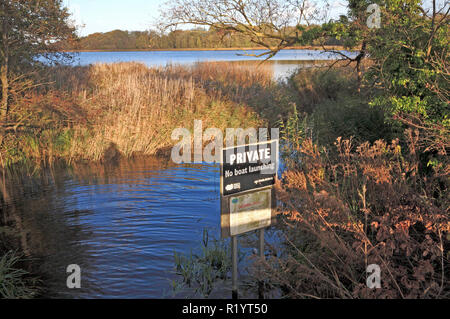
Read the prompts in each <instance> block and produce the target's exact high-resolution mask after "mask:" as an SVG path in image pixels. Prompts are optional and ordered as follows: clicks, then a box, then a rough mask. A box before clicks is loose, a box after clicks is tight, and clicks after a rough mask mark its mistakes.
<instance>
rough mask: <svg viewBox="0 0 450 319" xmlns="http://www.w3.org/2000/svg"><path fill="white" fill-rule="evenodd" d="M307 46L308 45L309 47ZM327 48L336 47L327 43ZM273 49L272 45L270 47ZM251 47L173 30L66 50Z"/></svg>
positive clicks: (231, 38)
mask: <svg viewBox="0 0 450 319" xmlns="http://www.w3.org/2000/svg"><path fill="white" fill-rule="evenodd" d="M313 44H314V43H310V44H308V45H313ZM327 44H329V45H339V43H338V41H333V40H331V41H329V43H327ZM273 45H276V43H273ZM249 47H255V44H254V43H252V42H251V41H250V38H249V37H247V36H244V35H241V34H223V33H220V32H219V31H215V30H203V29H194V30H176V31H172V32H170V33H166V34H161V33H158V32H156V31H123V30H114V31H111V32H106V33H93V34H90V35H88V36H86V37H81V38H80V40H79V41H78V43H77V44H76V45H75V46H74V45H70V46H68V48H67V49H76V50H146V49H147V50H149V49H217V48H249Z"/></svg>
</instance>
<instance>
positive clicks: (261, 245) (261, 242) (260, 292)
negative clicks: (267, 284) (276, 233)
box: [258, 228, 266, 299]
mask: <svg viewBox="0 0 450 319" xmlns="http://www.w3.org/2000/svg"><path fill="white" fill-rule="evenodd" d="M258 251H259V257H260V258H261V260H264V259H265V258H266V256H265V254H264V228H261V229H260V230H259V247H258ZM258 298H259V299H264V283H263V282H262V281H261V280H260V281H259V282H258Z"/></svg>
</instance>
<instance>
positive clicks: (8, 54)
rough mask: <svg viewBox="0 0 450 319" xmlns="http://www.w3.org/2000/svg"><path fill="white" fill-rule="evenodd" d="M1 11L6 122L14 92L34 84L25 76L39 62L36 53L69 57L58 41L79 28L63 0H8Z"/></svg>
mask: <svg viewBox="0 0 450 319" xmlns="http://www.w3.org/2000/svg"><path fill="white" fill-rule="evenodd" d="M0 13H1V14H0V30H1V39H0V81H1V102H0V107H1V109H2V111H1V116H2V118H1V121H4V122H6V120H7V115H8V112H9V100H10V93H12V92H17V93H20V92H21V91H23V90H25V89H27V88H29V86H30V85H34V83H33V84H29V83H27V82H26V81H24V78H26V77H27V75H28V74H29V73H30V72H32V70H33V67H35V66H36V65H37V64H39V62H38V61H37V60H38V59H36V55H37V54H40V55H42V56H45V57H47V58H48V59H50V60H56V59H61V58H64V57H66V56H65V55H64V54H61V53H59V51H60V50H61V47H59V45H58V44H59V43H60V41H63V40H64V41H66V42H68V41H70V39H72V38H73V37H74V36H75V34H74V31H75V30H74V28H72V27H70V26H69V24H68V18H69V13H68V11H67V9H65V8H64V7H62V1H61V0H45V1H28V0H20V1H17V0H14V1H11V0H5V1H2V3H1V4H0ZM11 91H12V92H11Z"/></svg>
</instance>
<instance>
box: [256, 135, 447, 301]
mask: <svg viewBox="0 0 450 319" xmlns="http://www.w3.org/2000/svg"><path fill="white" fill-rule="evenodd" d="M416 134H417V132H416V133H413V132H407V136H409V137H413V138H409V137H407V140H408V147H407V148H406V149H402V147H401V146H400V145H399V143H398V141H397V140H394V141H393V142H392V143H391V144H388V143H386V142H384V141H382V140H379V141H376V142H375V143H374V144H372V145H371V144H369V143H368V142H366V143H362V144H360V145H358V144H356V145H355V144H354V143H353V142H352V141H351V140H343V139H338V140H337V142H336V144H335V146H334V148H333V147H329V148H328V149H326V150H325V149H320V148H319V147H318V146H317V145H314V144H313V143H312V141H311V140H310V139H304V140H303V142H302V143H300V144H298V145H299V146H298V147H297V152H298V153H296V154H298V155H297V156H298V157H299V161H298V162H297V164H294V165H293V166H292V167H291V169H290V170H288V171H287V172H286V173H284V175H283V182H282V184H279V185H278V194H279V199H280V201H281V203H282V205H280V207H281V210H282V212H283V214H284V216H285V217H286V218H285V219H284V220H285V224H284V227H282V229H283V234H284V236H285V241H284V242H285V244H286V245H285V246H284V249H283V251H282V252H281V254H280V252H278V254H275V256H276V255H278V256H280V257H272V258H270V259H269V261H268V262H267V263H266V264H265V266H266V268H265V271H264V272H263V273H260V274H259V276H260V277H262V278H265V280H268V279H269V278H270V283H271V284H273V286H274V287H277V288H280V289H281V290H282V291H283V293H284V294H285V295H286V296H287V297H291V298H448V297H449V293H450V291H449V286H448V281H447V278H448V258H449V257H450V256H449V254H448V247H449V231H450V223H449V220H448V216H449V204H450V203H449V198H448V196H447V195H448V194H447V189H448V186H449V185H448V176H449V173H450V171H449V166H448V163H447V165H442V166H439V167H435V168H434V169H433V171H432V172H430V173H428V174H427V176H426V177H425V176H423V175H421V172H420V170H419V156H418V153H417V150H418V146H417V141H416V140H417V139H416V138H414V136H415V135H416ZM370 264H377V265H379V266H380V267H381V284H382V289H369V288H368V287H367V285H366V278H367V274H366V269H367V267H368V265H370Z"/></svg>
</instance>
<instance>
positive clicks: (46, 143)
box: [1, 63, 271, 168]
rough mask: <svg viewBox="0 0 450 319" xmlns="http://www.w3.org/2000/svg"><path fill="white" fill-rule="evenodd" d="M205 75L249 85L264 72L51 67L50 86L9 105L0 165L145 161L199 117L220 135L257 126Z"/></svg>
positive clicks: (212, 67)
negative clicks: (134, 157)
mask: <svg viewBox="0 0 450 319" xmlns="http://www.w3.org/2000/svg"><path fill="white" fill-rule="evenodd" d="M244 69H247V72H245V71H243V70H244ZM242 71H243V72H242ZM211 72H215V73H220V74H222V75H223V76H224V78H223V81H227V82H233V83H239V81H240V82H246V83H248V85H250V86H251V83H252V82H253V83H255V82H256V81H259V80H260V79H270V76H271V74H270V72H268V70H267V69H266V70H264V69H261V70H258V71H257V70H254V71H250V68H248V67H245V66H240V65H238V64H220V63H219V64H208V63H205V64H198V65H197V66H196V67H194V68H193V69H192V70H190V69H189V68H187V67H181V66H167V67H161V68H148V67H146V66H144V65H142V64H138V63H122V64H120V63H119V64H112V65H101V64H100V65H94V66H90V67H76V68H72V67H57V68H52V69H51V73H49V74H48V76H49V78H48V79H47V80H46V81H47V82H51V84H49V85H47V86H41V87H40V88H39V89H36V90H34V91H29V92H27V94H25V95H23V96H21V97H18V98H17V99H16V100H15V101H14V104H13V105H14V106H13V107H12V109H11V113H10V119H11V121H13V122H14V123H18V124H16V126H15V127H13V128H10V129H8V130H7V132H6V133H5V135H3V144H2V148H1V156H2V163H3V164H2V165H3V167H8V166H11V165H13V164H15V163H23V164H26V165H27V166H29V167H31V168H32V167H34V166H40V165H41V164H42V165H47V166H48V165H51V164H52V163H53V162H54V161H55V160H58V159H64V160H66V161H67V162H73V161H77V160H92V161H98V160H102V159H112V158H114V157H117V156H119V155H123V156H127V157H129V156H132V155H137V154H142V155H152V154H156V153H157V152H158V150H163V149H167V148H170V147H171V146H172V145H174V144H175V143H176V142H177V141H172V140H171V132H172V130H173V129H174V128H176V127H188V128H189V127H191V126H193V123H194V119H199V118H201V119H202V120H203V124H204V125H206V126H208V127H217V128H220V129H225V128H227V127H241V126H244V127H247V126H248V127H253V126H255V127H256V126H260V125H261V124H262V121H261V120H260V119H259V118H258V116H257V115H256V114H255V113H254V112H253V111H251V110H250V109H249V108H248V107H246V106H244V105H243V104H238V103H235V102H233V101H232V100H231V99H227V98H226V97H225V96H223V95H221V94H220V93H216V94H214V93H213V92H212V91H213V90H211V89H210V90H209V91H208V90H207V88H206V85H205V84H203V82H204V81H205V79H209V78H213V77H212V73H211ZM266 81H267V82H269V80H266ZM208 85H212V84H211V83H209V84H208ZM243 92H244V91H243ZM241 94H243V93H241ZM219 114H220V116H219ZM131 128H132V129H131Z"/></svg>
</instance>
